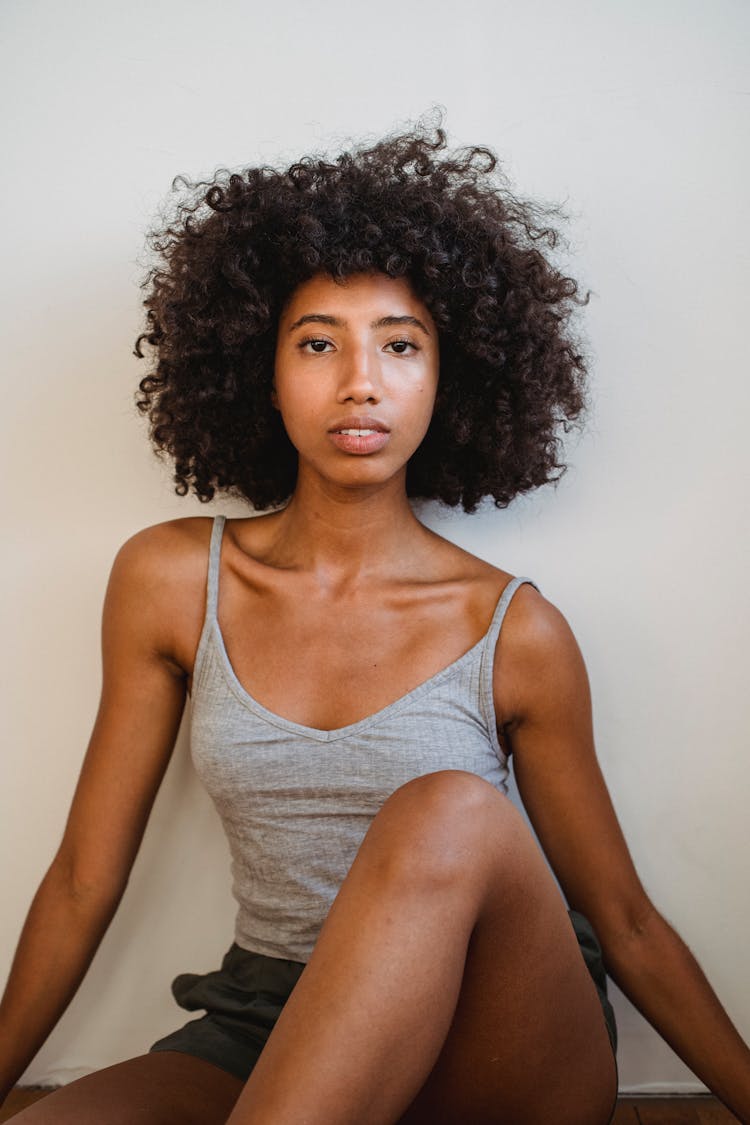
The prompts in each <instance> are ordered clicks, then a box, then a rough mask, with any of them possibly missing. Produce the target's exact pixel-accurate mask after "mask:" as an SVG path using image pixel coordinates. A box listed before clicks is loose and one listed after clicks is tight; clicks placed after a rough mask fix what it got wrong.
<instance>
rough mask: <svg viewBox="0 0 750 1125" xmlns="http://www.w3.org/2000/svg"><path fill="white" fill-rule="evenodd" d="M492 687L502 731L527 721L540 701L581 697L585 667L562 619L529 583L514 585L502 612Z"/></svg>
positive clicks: (584, 688)
mask: <svg viewBox="0 0 750 1125" xmlns="http://www.w3.org/2000/svg"><path fill="white" fill-rule="evenodd" d="M493 688H494V695H495V706H496V712H497V715H498V725H502V726H503V727H504V729H505V730H506V731H508V732H512V730H513V729H514V728H516V727H518V726H519V725H520V724H521V723H528V722H530V721H532V720H533V719H534V717H535V716H537V715H538V714H539V713H540V710H541V708H542V707H543V704H544V701H545V700H549V699H551V698H552V697H559V696H560V695H563V696H566V695H567V696H569V697H570V702H571V703H572V702H573V697H575V698H576V699H577V700H580V698H581V697H582V696H584V697H585V696H587V693H588V677H587V673H586V667H585V664H584V661H583V656H582V653H581V650H580V647H579V645H578V642H577V640H576V637H575V634H574V633H573V630H572V628H571V626H570V624H569V622H568V620H567V618H566V617H565V615H564V614H563V613H562V611H561V610H560V609H559V608H558V607H557V606H556V605H555V604H554V603H553V602H551V601H550V600H549V599H548V598H546V597H545V596H544V594H542V593H541V592H540V591H539V590H537V589H536V588H535V587H534V586H532V585H531V584H530V583H529V582H523V583H521V585H520V586H518V588H517V589H516V590H515V592H514V594H513V597H512V598H511V600H510V603H509V604H508V608H507V610H506V612H505V618H504V620H503V626H502V630H501V633H500V638H499V641H498V644H497V647H496V649H495V663H494V669H493Z"/></svg>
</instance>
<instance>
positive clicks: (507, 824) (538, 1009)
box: [401, 794, 617, 1125]
mask: <svg viewBox="0 0 750 1125" xmlns="http://www.w3.org/2000/svg"><path fill="white" fill-rule="evenodd" d="M495 817H497V818H498V819H497V821H496V822H495V821H494V818H495ZM481 819H483V821H484V823H483V824H482V825H479V826H477V827H478V828H479V827H481V835H482V838H483V840H484V842H485V846H486V850H485V854H488V855H493V854H494V855H497V857H498V860H497V872H496V875H495V881H494V883H493V886H495V887H496V889H495V890H493V891H491V892H490V893H489V895H488V897H487V899H486V902H485V906H484V908H483V910H482V913H481V915H480V917H479V918H478V920H477V923H476V925H475V927H474V930H473V932H472V935H471V938H470V941H469V945H468V949H467V955H466V960H465V964H464V971H463V977H462V983H461V988H460V993H459V999H458V1003H457V1005H456V1009H455V1012H454V1015H453V1020H452V1023H451V1026H450V1029H449V1031H448V1034H447V1036H446V1039H445V1041H444V1044H443V1048H442V1050H441V1052H440V1054H439V1056H438V1058H437V1061H436V1063H435V1065H434V1067H433V1069H432V1071H431V1073H430V1075H429V1077H428V1079H427V1081H426V1082H425V1084H424V1086H423V1087H422V1089H421V1091H420V1093H419V1094H418V1095H417V1097H416V1098H415V1099H414V1101H413V1102H412V1104H411V1106H410V1107H409V1110H408V1111H407V1113H406V1114H405V1115H403V1116H402V1118H401V1125H470V1123H471V1125H479V1123H481V1125H548V1123H549V1122H551V1121H554V1122H555V1125H607V1122H609V1120H610V1118H611V1116H612V1113H613V1111H614V1107H615V1102H616V1096H617V1068H616V1062H615V1057H614V1053H613V1050H612V1044H611V1042H610V1037H609V1033H608V1030H607V1024H606V1021H605V1018H604V1013H603V1010H602V1004H601V1001H600V998H599V995H598V992H597V990H596V986H595V984H594V981H593V979H592V976H591V973H590V972H589V970H588V968H587V965H586V962H585V961H584V958H583V956H582V953H581V949H580V947H579V944H578V939H577V937H576V933H575V931H574V928H573V925H572V924H571V918H570V916H569V914H568V911H567V908H566V905H565V903H564V901H563V899H562V897H561V895H560V892H559V890H558V888H557V885H556V883H555V881H554V879H553V877H552V875H551V873H550V871H549V868H548V866H547V864H546V862H545V860H544V858H543V856H542V854H541V852H540V850H539V848H538V845H537V844H536V842H535V841H534V839H533V836H532V835H531V833H530V831H529V830H528V827H527V826H526V825H525V823H524V822H523V820H522V818H521V817H520V816H519V815H518V814H517V813H516V811H515V810H512V809H510V808H509V807H508V803H507V801H506V800H505V799H504V798H502V797H501V796H500V795H499V794H498V795H497V798H496V797H495V795H494V794H489V795H488V802H487V805H486V807H485V809H484V810H483V815H482V818H481ZM501 821H504V823H503V824H502V826H501V824H500V822H501ZM494 823H497V825H498V834H497V844H498V846H496V847H493V844H494V843H495V841H493V834H494V833H493V824H494ZM501 842H502V843H503V844H504V846H499V844H500V843H501ZM511 856H512V858H511ZM492 862H495V861H494V860H493V861H492ZM509 868H513V873H512V874H510V873H509V870H508V869H509ZM436 987H437V988H439V987H440V982H439V981H436Z"/></svg>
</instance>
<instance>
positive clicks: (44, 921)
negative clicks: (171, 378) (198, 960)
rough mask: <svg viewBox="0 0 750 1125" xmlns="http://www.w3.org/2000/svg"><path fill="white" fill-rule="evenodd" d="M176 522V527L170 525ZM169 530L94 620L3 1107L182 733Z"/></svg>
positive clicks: (89, 954)
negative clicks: (61, 822) (79, 751)
mask: <svg viewBox="0 0 750 1125" xmlns="http://www.w3.org/2000/svg"><path fill="white" fill-rule="evenodd" d="M175 522H178V521H175ZM174 537H175V532H174V524H172V525H165V524H161V525H156V526H155V527H152V528H146V529H145V530H144V531H142V532H139V533H138V534H137V535H134V536H133V537H132V538H131V539H129V540H128V541H127V542H126V543H125V544H124V545H123V546H122V547H121V548H120V551H119V552H118V554H117V557H116V558H115V561H114V564H113V567H112V572H111V575H110V579H109V583H108V586H107V593H106V597H105V601H104V610H103V616H102V664H103V678H102V693H101V700H100V703H99V709H98V712H97V715H96V721H95V723H94V728H93V731H92V734H91V738H90V741H89V745H88V749H87V752H86V756H85V759H84V762H83V766H82V768H81V773H80V776H79V779H78V784H77V787H76V790H75V794H74V797H73V801H72V805H71V809H70V813H69V816H68V820H67V824H66V827H65V831H64V834H63V838H62V842H61V844H60V847H59V849H58V851H57V853H56V855H55V857H54V859H53V861H52V863H51V865H50V867H49V870H48V871H47V873H46V875H45V876H44V878H43V880H42V882H41V884H40V886H39V889H38V890H37V892H36V894H35V896H34V899H33V901H32V903H31V907H30V909H29V912H28V915H27V917H26V921H25V923H24V926H23V929H22V931H21V936H20V939H19V942H18V947H17V949H16V953H15V957H14V959H13V963H12V966H11V970H10V975H9V978H8V982H7V986H6V989H5V993H4V995H3V998H2V1002H0V1103H1V1102H2V1101H3V1099H4V1098H5V1096H6V1095H7V1093H8V1092H9V1090H10V1089H11V1088H12V1087H13V1085H14V1084H15V1083H16V1081H17V1080H18V1078H19V1077H20V1075H21V1074H22V1073H23V1071H24V1070H25V1069H26V1067H27V1066H28V1064H29V1063H30V1062H31V1060H32V1059H33V1057H34V1056H35V1054H36V1053H37V1051H38V1050H39V1048H40V1047H41V1046H42V1044H43V1043H44V1041H45V1040H46V1038H47V1036H48V1035H49V1034H50V1032H51V1031H52V1029H53V1028H54V1026H55V1024H56V1023H57V1021H58V1020H59V1019H60V1017H61V1016H62V1014H63V1012H64V1011H65V1009H66V1007H67V1006H68V1004H69V1003H70V1001H71V1000H72V998H73V996H74V995H75V993H76V990H77V989H78V986H79V985H80V983H81V981H82V980H83V978H84V976H85V974H86V971H87V969H88V967H89V965H90V963H91V961H92V959H93V957H94V954H95V953H96V950H97V948H98V946H99V943H100V942H101V940H102V937H103V936H104V934H105V932H106V930H107V927H108V925H109V923H110V921H111V920H112V917H113V915H114V913H115V910H116V909H117V906H118V903H119V902H120V899H121V898H122V895H123V892H124V890H125V887H126V885H127V882H128V878H129V876H130V871H131V868H132V866H133V861H134V860H135V857H136V854H137V852H138V848H139V846H140V843H141V839H142V837H143V832H144V829H145V827H146V822H147V820H148V817H149V813H150V811H151V807H152V805H153V802H154V798H155V797H156V793H157V790H158V788H159V785H160V783H161V780H162V777H163V776H164V772H165V770H166V768H167V764H168V762H169V759H170V756H171V753H172V749H173V747H174V743H175V739H176V737H177V732H178V729H179V725H180V719H181V716H182V712H183V708H184V704H185V697H186V677H185V673H184V671H183V670H182V669H181V668H180V667H179V666H178V665H177V664H176V662H175V660H174V658H173V657H172V655H171V654H172V653H173V652H174V651H175V646H174V643H173V642H174V632H175V628H176V624H175V622H176V612H175V610H174V604H175V596H174V593H173V590H174V585H175V583H174V574H172V576H171V578H170V571H171V567H170V565H169V562H168V560H167V555H166V554H165V548H169V546H173V545H174Z"/></svg>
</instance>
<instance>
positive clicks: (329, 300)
mask: <svg viewBox="0 0 750 1125" xmlns="http://www.w3.org/2000/svg"><path fill="white" fill-rule="evenodd" d="M313 306H314V307H313ZM417 307H418V308H419V309H420V311H421V312H423V313H426V315H427V316H428V317H429V312H428V310H427V307H426V306H425V305H424V304H423V302H422V301H421V300H420V299H419V297H418V296H417V295H416V293H415V292H414V289H413V288H412V285H411V283H410V281H409V279H408V278H406V277H391V276H389V275H388V274H386V273H380V272H376V271H372V272H367V273H355V274H350V275H349V276H348V277H346V278H344V279H343V280H340V279H337V278H334V277H332V276H331V275H330V274H327V273H318V274H315V275H314V276H313V277H310V278H308V279H307V280H306V281H303V282H302V283H301V284H300V285H298V286H297V288H296V289H295V290H294V291H293V292H292V293H291V294H290V296H289V298H288V300H287V302H286V304H285V306H284V310H283V312H282V319H283V320H285V321H291V320H295V319H296V318H297V317H299V316H300V315H301V314H302V313H306V312H321V313H326V312H330V313H331V314H332V315H335V314H336V313H338V314H340V315H341V316H344V317H345V316H346V315H347V313H349V314H355V313H357V312H359V311H366V310H368V309H370V308H373V309H375V308H377V309H382V311H385V312H391V311H396V310H397V309H398V308H402V309H403V310H404V311H411V310H412V309H414V308H417Z"/></svg>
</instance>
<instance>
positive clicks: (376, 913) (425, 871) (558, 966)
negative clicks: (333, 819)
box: [228, 770, 616, 1125]
mask: <svg viewBox="0 0 750 1125" xmlns="http://www.w3.org/2000/svg"><path fill="white" fill-rule="evenodd" d="M615 1096H616V1081H615V1066H614V1059H613V1056H612V1051H611V1047H610V1044H609V1039H608V1036H607V1032H606V1028H605V1024H604V1018H603V1015H602V1011H601V1006H600V1004H599V1000H598V997H597V994H596V991H595V988H594V985H593V982H592V980H591V977H590V975H589V973H588V970H587V969H586V966H585V964H584V961H583V958H582V957H581V954H580V950H579V948H578V943H577V941H576V938H575V934H574V933H573V929H572V926H571V925H570V921H569V919H568V915H567V911H566V909H565V906H564V903H563V901H562V899H561V897H560V894H559V891H558V889H557V887H556V885H555V883H554V880H553V879H552V876H551V874H550V872H549V869H548V868H547V865H546V863H545V861H544V858H543V857H542V855H541V853H540V851H539V849H538V847H537V846H536V844H535V842H534V840H533V837H532V836H531V834H530V833H529V831H528V829H527V828H526V825H525V824H524V822H523V819H522V818H521V817H520V815H519V814H518V812H517V810H515V809H514V808H513V806H512V804H511V803H510V802H509V801H508V800H507V798H505V797H503V796H502V795H501V794H500V793H498V792H497V791H496V790H495V789H494V788H493V787H492V786H490V785H489V784H488V783H486V782H484V781H483V780H482V779H481V778H478V777H476V776H475V775H473V774H469V773H465V772H463V771H458V770H448V771H440V772H438V773H433V774H429V775H427V776H425V777H421V778H418V779H416V780H414V781H411V782H409V783H408V784H407V785H405V786H402V787H401V789H399V790H397V791H396V793H394V794H393V795H392V796H391V797H390V798H389V800H388V801H387V802H386V803H385V804H384V806H383V808H382V809H381V811H380V812H379V814H378V815H377V817H376V818H375V820H374V821H373V823H372V825H371V827H370V830H369V832H368V833H367V836H366V837H365V840H364V841H363V844H362V846H361V848H360V850H359V852H358V855H357V857H356V859H355V861H354V863H353V865H352V868H351V870H350V872H349V875H348V876H347V878H346V880H345V881H344V883H343V884H342V887H341V889H340V891H339V894H338V896H337V898H336V900H335V902H334V904H333V906H332V908H331V911H330V913H329V915H328V918H327V919H326V922H325V924H324V926H323V927H322V929H321V932H320V935H319V938H318V942H317V944H316V946H315V949H314V951H313V954H312V957H311V958H310V961H309V963H308V965H307V967H306V969H305V971H304V972H303V974H302V976H301V977H300V979H299V982H298V983H297V986H296V988H295V990H294V992H293V993H292V995H291V997H290V998H289V1000H288V1001H287V1004H286V1006H285V1007H284V1010H283V1011H282V1014H281V1016H280V1018H279V1020H278V1023H277V1024H276V1027H275V1028H274V1031H273V1032H272V1034H271V1036H270V1038H269V1040H268V1042H267V1044H266V1046H265V1048H264V1050H263V1052H262V1054H261V1056H260V1059H259V1061H258V1063H257V1064H256V1067H255V1069H254V1071H253V1073H252V1074H251V1075H250V1078H249V1079H248V1081H247V1083H246V1085H245V1089H244V1090H243V1092H242V1095H241V1096H240V1098H239V1100H238V1102H237V1105H236V1106H235V1109H234V1110H233V1112H232V1114H231V1116H230V1118H229V1123H228V1125H301V1123H302V1122H304V1123H305V1125H323V1123H325V1125H355V1123H356V1125H392V1123H395V1122H399V1121H401V1122H403V1125H427V1123H429V1125H493V1123H495V1122H497V1123H501V1122H502V1123H503V1125H542V1123H545V1125H546V1123H549V1122H550V1121H554V1122H555V1123H556V1125H605V1123H606V1122H608V1120H609V1116H610V1112H611V1110H612V1108H613V1103H614V1099H615Z"/></svg>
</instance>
